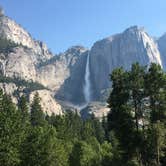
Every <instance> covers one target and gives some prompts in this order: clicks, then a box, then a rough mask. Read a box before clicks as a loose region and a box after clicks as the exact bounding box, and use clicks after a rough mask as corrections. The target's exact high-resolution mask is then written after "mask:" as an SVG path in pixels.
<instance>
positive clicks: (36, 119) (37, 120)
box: [31, 93, 46, 126]
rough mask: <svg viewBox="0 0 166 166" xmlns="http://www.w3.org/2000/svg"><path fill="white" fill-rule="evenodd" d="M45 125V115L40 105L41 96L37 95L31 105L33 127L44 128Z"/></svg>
mask: <svg viewBox="0 0 166 166" xmlns="http://www.w3.org/2000/svg"><path fill="white" fill-rule="evenodd" d="M45 123H46V121H45V115H44V113H43V111H42V107H41V105H40V98H39V94H38V93H36V94H35V96H34V98H33V102H32V104H31V124H32V126H43V125H45Z"/></svg>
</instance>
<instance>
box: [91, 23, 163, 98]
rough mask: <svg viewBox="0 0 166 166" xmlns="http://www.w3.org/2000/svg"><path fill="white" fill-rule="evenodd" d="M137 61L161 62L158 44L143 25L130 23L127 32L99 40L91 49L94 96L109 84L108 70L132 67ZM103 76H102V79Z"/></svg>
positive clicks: (99, 93)
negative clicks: (130, 25)
mask: <svg viewBox="0 0 166 166" xmlns="http://www.w3.org/2000/svg"><path fill="white" fill-rule="evenodd" d="M134 62H139V63H140V64H141V65H149V64H150V63H152V62H153V63H158V64H160V65H161V66H162V61H161V57H160V52H159V51H158V47H157V44H156V43H155V42H154V40H153V39H152V38H151V37H150V36H149V35H148V34H147V33H146V31H145V30H144V29H143V28H139V27H137V26H134V27H130V28H128V29H126V30H125V31H124V32H122V33H120V34H117V35H114V36H111V37H108V38H105V39H103V40H100V41H98V42H96V43H95V44H94V45H93V47H92V49H91V51H90V69H91V75H92V77H91V82H92V85H93V88H94V89H93V90H92V91H93V93H94V94H93V96H95V97H94V99H95V100H96V97H99V96H100V95H101V90H103V89H107V88H109V87H110V81H109V74H110V73H111V72H112V70H113V69H115V68H117V67H121V66H122V67H123V68H124V69H127V70H129V69H130V67H131V65H132V64H133V63H134ZM99 78H102V79H99Z"/></svg>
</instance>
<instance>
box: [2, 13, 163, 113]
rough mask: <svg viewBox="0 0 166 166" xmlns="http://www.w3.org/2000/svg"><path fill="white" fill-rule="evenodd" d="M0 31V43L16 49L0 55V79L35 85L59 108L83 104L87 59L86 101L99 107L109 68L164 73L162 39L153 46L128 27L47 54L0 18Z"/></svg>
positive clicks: (142, 31) (149, 39) (145, 36)
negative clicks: (156, 68) (153, 67)
mask: <svg viewBox="0 0 166 166" xmlns="http://www.w3.org/2000/svg"><path fill="white" fill-rule="evenodd" d="M0 25H1V26H0V37H1V38H6V39H8V40H11V41H13V42H14V43H17V44H18V45H17V46H16V47H15V48H13V49H12V50H13V51H11V52H8V53H7V56H6V55H4V54H3V53H1V54H0V70H1V73H4V76H7V77H18V78H21V79H23V80H24V79H25V80H28V81H29V80H31V81H34V82H39V83H40V84H42V85H44V86H45V87H47V88H48V89H49V91H50V92H49V93H50V96H51V97H52V99H53V100H55V101H58V100H60V101H63V102H62V103H64V102H66V103H68V102H69V103H72V104H73V105H74V104H75V105H83V104H88V103H85V96H84V95H85V94H84V92H83V89H84V85H85V74H86V69H85V68H86V64H87V58H88V54H89V56H90V57H89V72H90V73H89V74H90V78H89V79H90V80H89V81H90V84H91V87H92V88H91V92H90V93H91V94H92V101H100V98H101V96H102V92H103V91H105V90H107V89H109V88H110V87H111V83H110V81H109V74H110V73H111V72H112V70H113V69H114V68H117V67H121V66H122V67H124V68H125V69H127V70H128V69H130V66H131V64H132V63H134V62H139V63H140V64H141V65H149V64H150V63H152V62H154V63H158V64H160V65H161V66H163V68H165V67H166V63H165V62H166V58H165V56H166V46H165V44H164V43H165V42H164V41H165V40H166V37H164V36H162V37H160V38H159V39H158V40H157V41H155V40H154V39H153V38H152V37H151V36H150V35H148V33H147V32H146V31H145V29H144V28H142V27H141V28H140V27H138V26H131V27H129V28H127V29H126V30H124V31H123V32H122V33H118V34H115V35H112V36H109V37H106V38H104V39H102V40H99V41H97V42H95V43H94V44H93V46H92V48H90V49H87V48H85V47H83V46H80V45H76V46H72V47H70V48H69V49H67V50H66V51H65V52H63V53H60V54H53V53H51V52H50V51H49V50H48V49H47V46H46V45H45V44H44V43H43V42H39V41H37V40H34V39H33V38H32V37H31V35H30V34H29V33H28V32H26V30H25V29H23V28H22V27H21V26H20V25H18V24H17V23H16V22H15V21H13V20H11V19H10V18H8V17H7V16H4V15H3V16H0ZM3 69H4V70H5V71H2V70H3ZM42 94H43V93H42ZM47 94H48V93H47ZM52 99H51V100H52ZM96 103H97V102H96ZM55 112H56V111H55Z"/></svg>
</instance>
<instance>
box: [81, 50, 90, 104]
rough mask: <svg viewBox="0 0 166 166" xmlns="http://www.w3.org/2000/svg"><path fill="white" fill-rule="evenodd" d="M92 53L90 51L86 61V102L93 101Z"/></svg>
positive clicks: (84, 90)
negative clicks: (91, 79) (91, 81)
mask: <svg viewBox="0 0 166 166" xmlns="http://www.w3.org/2000/svg"><path fill="white" fill-rule="evenodd" d="M89 60H90V53H89V52H88V56H87V61H86V69H85V85H84V89H83V92H84V96H85V102H86V104H88V103H89V102H90V101H91V84H90V66H89V65H90V63H89Z"/></svg>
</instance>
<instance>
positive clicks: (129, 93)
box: [0, 63, 166, 166]
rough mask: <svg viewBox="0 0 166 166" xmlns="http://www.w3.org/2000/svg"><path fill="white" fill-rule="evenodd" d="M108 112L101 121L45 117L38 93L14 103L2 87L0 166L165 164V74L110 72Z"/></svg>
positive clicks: (135, 67)
mask: <svg viewBox="0 0 166 166" xmlns="http://www.w3.org/2000/svg"><path fill="white" fill-rule="evenodd" d="M111 81H112V91H111V93H110V97H109V99H108V104H109V107H110V108H111V109H110V113H109V114H108V117H103V119H102V121H101V122H100V121H99V120H98V119H96V118H95V117H94V116H92V117H91V118H89V119H87V120H82V119H81V117H80V116H79V115H78V113H77V112H75V113H72V112H70V111H66V113H65V114H64V115H61V116H60V115H59V116H55V115H52V116H48V115H46V114H44V113H43V111H42V108H41V105H40V98H39V96H38V94H36V95H35V96H34V99H33V102H32V104H31V107H30V108H29V106H28V103H27V100H26V98H25V97H24V96H22V97H21V99H20V101H19V103H18V106H16V105H15V104H13V103H12V101H11V98H10V97H9V96H7V95H6V94H3V92H2V91H0V165H2V166H165V165H166V141H165V140H166V74H165V72H164V71H163V70H162V69H161V67H160V66H158V65H156V64H152V65H151V66H150V67H149V68H148V69H147V68H146V67H142V66H140V65H139V64H138V63H136V64H133V66H132V68H131V71H124V70H123V69H122V68H118V69H115V70H114V71H113V72H112V74H111Z"/></svg>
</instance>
